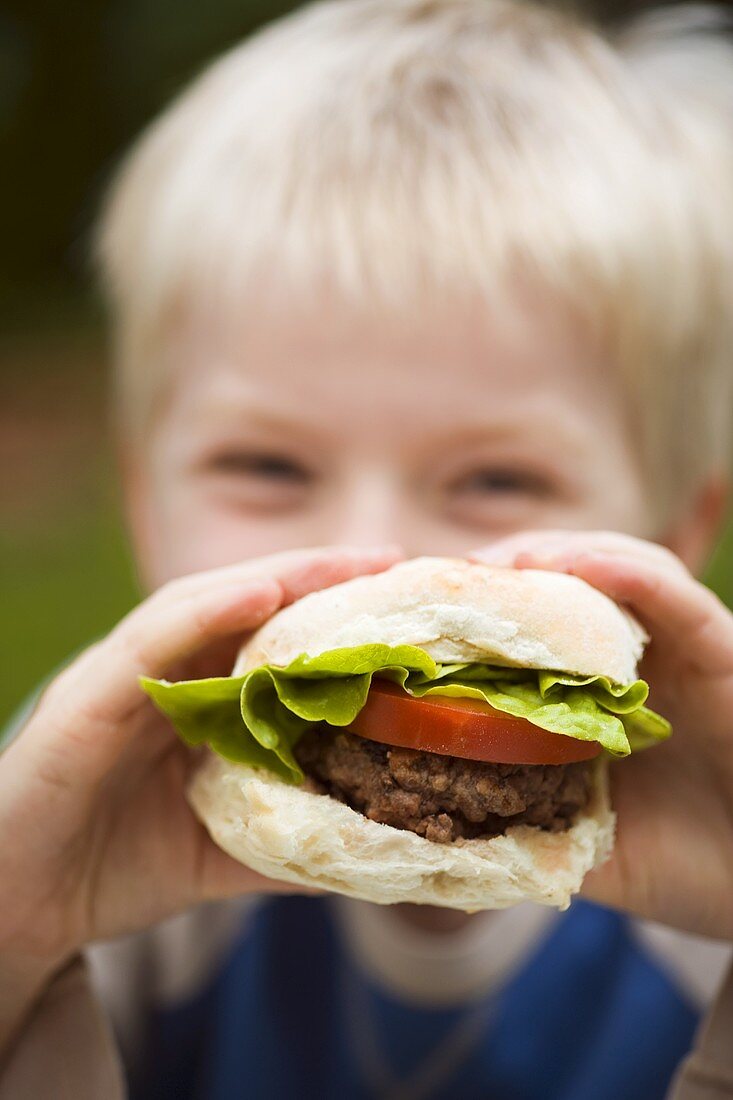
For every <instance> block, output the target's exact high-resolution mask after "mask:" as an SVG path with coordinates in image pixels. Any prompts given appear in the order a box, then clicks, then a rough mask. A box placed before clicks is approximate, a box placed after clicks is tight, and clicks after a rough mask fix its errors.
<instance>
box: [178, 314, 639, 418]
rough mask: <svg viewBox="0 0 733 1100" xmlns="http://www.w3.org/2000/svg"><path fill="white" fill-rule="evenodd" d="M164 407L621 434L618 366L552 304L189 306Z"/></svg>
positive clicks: (187, 414)
mask: <svg viewBox="0 0 733 1100" xmlns="http://www.w3.org/2000/svg"><path fill="white" fill-rule="evenodd" d="M163 355H164V358H165V359H166V360H167V362H166V364H165V366H164V373H165V374H166V375H167V377H168V385H167V387H166V394H165V398H164V407H165V408H167V409H168V410H169V411H174V412H175V413H176V415H177V416H178V417H182V418H184V419H186V420H188V421H189V422H199V423H200V422H202V421H203V420H205V419H206V418H211V419H214V420H216V421H217V422H225V421H227V420H229V419H234V418H236V417H238V416H240V415H241V414H242V413H243V412H247V413H256V414H257V415H259V416H261V417H263V418H265V419H267V418H268V417H269V418H270V419H273V420H282V421H283V422H288V421H291V422H293V423H300V424H310V425H312V426H313V427H314V428H317V429H318V430H322V429H324V428H327V429H328V430H329V431H331V432H338V431H342V432H347V433H349V434H353V433H354V432H357V433H358V432H359V431H363V430H368V431H369V432H371V433H372V435H374V433H377V434H382V435H385V436H392V437H393V436H394V435H395V434H399V435H404V434H405V433H406V432H408V431H412V430H414V429H415V428H418V429H420V430H423V431H428V430H430V431H435V430H440V431H445V432H450V431H451V430H452V429H453V428H456V427H460V428H461V429H462V430H470V429H471V428H476V429H477V430H478V429H482V428H484V427H486V426H487V425H491V426H492V427H493V429H494V430H496V431H499V430H502V429H503V430H505V431H507V432H517V431H525V432H526V431H528V430H539V429H540V428H543V429H544V430H551V429H552V428H553V426H554V429H555V430H557V431H564V432H566V433H567V434H568V435H569V436H571V435H573V434H577V433H578V432H581V433H585V432H587V431H589V430H590V431H595V432H598V431H603V430H604V428H605V429H611V428H612V429H613V430H616V431H617V430H618V429H619V427H620V425H621V424H622V422H623V416H622V403H621V399H620V394H619V392H618V386H617V385H616V378H615V372H614V371H613V369H612V367H611V364H610V363H609V362H608V361H607V360H605V359H604V357H603V355H602V353H601V352H600V350H599V348H598V346H597V342H596V341H593V340H591V339H590V338H589V335H588V334H587V333H586V332H584V331H583V329H582V328H581V326H580V325H579V324H574V323H573V322H572V321H571V320H570V319H569V318H568V316H567V314H565V313H563V312H562V311H560V310H556V309H552V308H551V307H550V306H549V305H548V304H543V303H541V302H533V303H532V304H531V306H530V305H528V306H527V307H526V308H525V309H522V310H521V311H519V310H513V311H512V312H511V313H508V312H507V313H501V312H499V311H490V310H488V309H487V308H486V306H485V305H484V304H482V303H480V302H478V301H471V300H466V299H459V300H454V301H448V300H446V301H443V302H436V301H432V302H426V303H425V307H424V308H423V309H420V310H410V311H409V312H405V313H404V314H399V313H397V312H394V313H387V312H386V311H380V312H379V313H377V312H371V311H369V310H364V309H356V308H354V307H351V306H349V305H347V304H345V303H344V302H342V301H328V300H324V301H321V302H319V303H317V304H313V303H309V304H308V305H303V304H299V303H288V302H277V303H273V302H272V301H270V300H268V301H267V302H266V303H263V304H262V305H261V306H260V308H256V309H255V308H249V309H247V310H246V311H244V312H243V313H242V314H240V315H239V316H235V315H233V314H231V313H230V314H225V315H219V316H216V315H214V314H213V313H212V312H208V313H203V312H200V311H196V310H190V311H188V312H187V313H185V314H183V315H182V316H180V317H179V320H178V323H177V324H176V326H175V327H174V328H173V329H172V330H171V331H170V333H169V335H168V338H167V340H166V341H165V345H164V349H163Z"/></svg>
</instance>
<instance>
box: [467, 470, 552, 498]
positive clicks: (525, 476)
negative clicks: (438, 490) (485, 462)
mask: <svg viewBox="0 0 733 1100" xmlns="http://www.w3.org/2000/svg"><path fill="white" fill-rule="evenodd" d="M450 489H451V491H452V492H453V493H455V494H458V495H461V494H473V495H477V496H480V495H483V496H499V497H509V496H532V497H545V496H547V495H549V493H550V491H551V486H550V484H549V481H548V480H547V479H546V478H544V477H542V476H541V475H539V474H536V473H534V472H533V471H530V470H523V469H520V468H513V467H511V466H482V467H478V468H477V469H475V470H469V471H468V472H467V473H465V474H462V475H461V476H460V477H457V478H455V479H454V480H453V481H452V482H451V485H450Z"/></svg>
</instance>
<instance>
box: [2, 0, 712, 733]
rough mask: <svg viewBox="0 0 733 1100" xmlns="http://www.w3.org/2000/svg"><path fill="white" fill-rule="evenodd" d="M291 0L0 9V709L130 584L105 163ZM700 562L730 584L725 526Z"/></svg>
mask: <svg viewBox="0 0 733 1100" xmlns="http://www.w3.org/2000/svg"><path fill="white" fill-rule="evenodd" d="M295 6H296V5H295V4H293V3H287V2H282V0H281V2H279V3H275V2H273V0H262V2H252V0H247V2H245V0H209V2H208V3H206V4H202V3H200V0H116V2H109V3H94V2H91V0H86V2H84V0H80V2H78V3H75V4H59V3H58V0H34V3H33V4H27V2H25V0H23V2H20V0H16V2H15V3H13V0H11V2H10V3H7V2H6V4H5V5H4V6H3V9H2V12H0V163H1V164H2V169H3V170H2V172H1V173H0V239H1V240H2V242H3V247H2V250H1V254H0V381H1V382H2V393H3V399H2V401H1V402H0V577H1V578H2V588H1V593H0V594H1V599H0V616H1V619H0V637H1V638H2V639H3V643H2V644H3V647H4V652H3V654H2V658H1V659H0V725H1V724H2V721H3V719H4V718H5V717H6V716H7V715H8V714H9V713H11V712H12V710H13V709H14V708H15V707H16V706H17V704H18V703H19V701H20V700H22V699H23V698H24V697H25V696H26V694H27V693H28V692H29V691H30V690H31V689H32V687H33V686H34V685H35V684H37V683H38V682H39V680H40V679H42V678H43V677H44V676H45V675H46V674H47V673H48V672H49V671H50V670H51V669H53V668H54V667H56V666H57V665H58V664H59V662H60V661H62V660H63V659H64V657H65V656H66V655H68V654H69V653H71V652H73V651H74V650H75V649H77V648H78V647H80V646H82V645H83V644H84V643H85V642H87V641H88V640H90V639H91V638H93V637H95V636H96V635H98V634H100V633H101V632H103V631H104V630H105V629H106V628H108V627H109V626H110V625H111V624H112V623H113V622H114V621H115V620H116V619H117V618H119V617H120V615H121V614H122V613H123V612H124V611H125V610H126V609H127V608H128V607H129V606H131V604H132V603H133V602H134V601H135V599H136V585H135V580H134V575H133V570H132V567H131V563H130V561H129V557H128V553H127V550H126V546H125V539H124V534H123V526H122V520H121V516H120V509H119V501H118V498H117V494H116V489H115V480H114V472H113V456H112V453H111V443H110V436H109V432H108V430H107V416H106V396H105V394H106V374H107V355H106V349H105V340H104V320H103V317H102V311H101V308H100V305H99V302H98V299H97V297H96V295H95V292H94V288H93V280H92V278H91V275H90V272H89V265H88V259H87V254H88V241H89V236H90V228H91V226H92V224H93V221H94V214H95V210H96V208H97V205H98V201H99V196H100V194H101V192H102V190H103V188H104V184H105V181H106V180H107V179H108V178H109V176H110V174H111V172H112V171H113V169H114V166H115V164H116V162H117V160H118V158H119V156H120V155H121V153H122V152H123V150H124V149H125V147H126V146H127V144H128V143H129V141H130V140H131V139H132V138H133V137H134V135H135V134H136V133H137V132H138V131H139V130H140V129H141V127H142V126H143V125H144V124H145V123H146V122H147V121H148V120H149V119H150V118H152V117H153V116H154V115H155V114H156V112H157V111H159V110H160V108H161V107H163V105H164V104H165V103H166V102H167V101H168V100H169V99H170V98H171V96H172V95H173V94H175V92H176V91H177V90H178V89H179V88H181V87H182V86H183V85H184V84H185V83H186V82H187V81H188V80H189V79H190V78H191V77H192V76H194V75H195V74H196V73H197V72H198V71H199V70H200V69H201V68H202V66H203V65H204V64H205V63H206V62H207V61H208V60H209V59H210V58H211V57H213V56H215V55H216V54H217V53H218V52H220V51H221V50H223V49H225V48H226V47H227V46H230V45H232V44H234V43H235V42H237V41H238V40H239V39H241V38H242V37H243V36H244V35H246V34H247V33H248V32H250V31H251V30H252V29H254V28H255V27H256V26H258V25H259V24H260V23H262V22H263V21H265V20H267V19H269V18H272V17H274V16H276V15H279V14H282V13H283V12H285V11H288V10H289V9H291V8H293V7H295ZM643 6H644V5H643V4H641V3H635V2H634V0H625V2H623V0H602V2H598V3H596V4H595V5H594V9H595V11H597V13H598V14H599V15H600V16H601V17H604V18H605V17H610V18H617V17H620V16H622V15H623V14H624V13H625V12H626V11H628V10H636V9H639V8H641V7H643ZM710 579H711V581H712V583H713V584H714V585H715V586H716V587H717V589H718V590H719V591H720V592H721V594H722V595H723V596H724V598H726V599H727V600H729V601H733V536H731V534H730V533H729V535H728V537H727V539H726V540H725V543H724V545H723V547H722V549H721V551H720V552H719V553H718V554H717V556H716V560H715V562H714V563H713V566H712V569H711V572H710Z"/></svg>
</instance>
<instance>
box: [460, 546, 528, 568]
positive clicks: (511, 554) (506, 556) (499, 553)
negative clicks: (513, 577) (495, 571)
mask: <svg viewBox="0 0 733 1100" xmlns="http://www.w3.org/2000/svg"><path fill="white" fill-rule="evenodd" d="M516 556H517V553H516V550H512V551H507V550H506V549H505V548H502V547H499V546H497V547H493V546H486V547H482V548H481V549H480V550H474V551H473V552H472V553H471V554H469V555H468V558H469V561H477V562H481V563H482V564H483V565H506V566H509V565H513V564H514V561H515V559H516Z"/></svg>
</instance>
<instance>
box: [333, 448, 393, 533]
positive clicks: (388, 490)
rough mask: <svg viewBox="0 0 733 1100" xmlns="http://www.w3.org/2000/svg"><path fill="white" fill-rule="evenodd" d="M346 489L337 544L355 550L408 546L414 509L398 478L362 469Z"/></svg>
mask: <svg viewBox="0 0 733 1100" xmlns="http://www.w3.org/2000/svg"><path fill="white" fill-rule="evenodd" d="M344 489H345V491H344V492H343V493H342V494H341V502H342V503H341V507H340V508H339V511H338V516H337V519H336V523H335V530H334V539H335V541H337V542H341V543H348V544H350V545H353V546H384V545H385V544H388V543H398V544H400V545H402V544H403V543H404V539H405V535H406V533H407V522H408V517H409V511H410V509H409V503H408V501H407V500H406V494H405V492H404V490H403V489H402V488H401V486H400V484H399V481H398V479H397V477H396V476H395V475H394V474H391V473H390V471H388V470H386V469H384V468H380V467H376V466H361V467H360V468H359V469H358V470H355V471H353V473H352V475H351V476H350V478H349V484H348V485H347V486H344Z"/></svg>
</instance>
